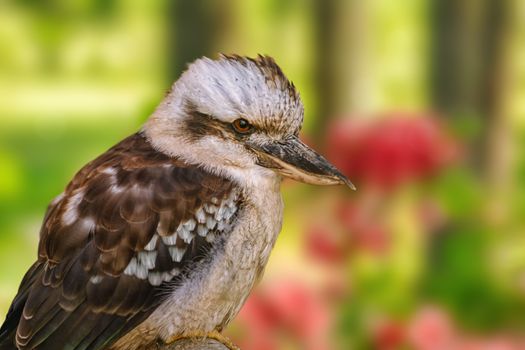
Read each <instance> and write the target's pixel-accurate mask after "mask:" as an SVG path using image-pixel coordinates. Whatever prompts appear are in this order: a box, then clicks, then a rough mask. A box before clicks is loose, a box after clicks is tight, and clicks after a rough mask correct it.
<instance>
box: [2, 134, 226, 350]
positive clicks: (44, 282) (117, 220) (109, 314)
mask: <svg viewBox="0 0 525 350" xmlns="http://www.w3.org/2000/svg"><path fill="white" fill-rule="evenodd" d="M232 189H233V184H232V183H231V182H230V181H229V180H226V179H223V178H219V177H217V176H215V175H212V174H210V173H207V172H205V171H204V170H202V169H200V168H198V167H195V166H190V165H187V164H185V163H183V162H181V161H180V160H177V159H173V158H170V157H168V156H166V155H164V154H162V153H160V152H157V151H156V150H155V149H153V148H152V147H151V145H150V144H149V142H148V141H147V140H146V139H145V138H144V137H143V135H142V134H140V133H137V134H135V135H132V136H130V137H128V138H127V139H125V140H123V141H122V142H120V143H119V144H117V145H116V146H114V147H113V148H111V149H110V150H108V151H107V152H106V153H104V154H102V155H101V156H100V157H98V158H97V159H95V160H94V161H92V162H90V163H88V164H87V165H86V166H85V167H84V168H82V169H81V170H80V171H79V172H78V173H77V174H76V176H75V177H74V178H73V180H72V181H71V182H70V183H69V185H68V186H67V187H66V190H65V191H64V195H63V196H62V197H58V199H57V200H56V201H54V202H53V203H52V204H51V205H50V206H49V208H48V211H47V212H46V216H45V219H44V223H43V225H42V229H41V232H40V242H39V251H38V256H39V260H38V262H37V263H36V264H35V265H34V266H33V268H32V269H31V270H30V271H29V272H28V273H27V274H26V277H25V278H24V280H23V281H22V284H21V286H20V290H19V293H18V295H17V296H16V297H15V300H14V301H13V304H12V306H11V309H10V311H9V313H8V315H7V318H6V321H5V323H4V325H3V326H2V328H1V329H0V344H12V343H13V338H14V335H15V331H16V332H17V337H16V339H17V342H18V346H19V347H20V348H21V349H31V348H34V347H35V346H38V347H39V349H57V346H58V345H57V344H61V346H63V347H67V348H70V349H77V348H78V349H80V348H81V349H100V348H104V347H106V346H108V345H109V344H111V343H112V342H114V341H115V340H117V339H118V338H120V337H121V336H123V334H124V333H125V332H127V331H129V330H131V329H132V328H133V327H135V326H136V325H138V324H139V323H140V322H142V321H143V320H144V319H145V318H146V317H147V316H148V315H149V314H150V313H151V312H152V311H153V310H154V309H155V307H156V306H157V305H159V303H160V302H161V301H162V299H161V297H160V294H159V291H161V290H163V291H164V294H165V291H166V286H170V287H171V288H176V285H177V284H176V283H170V282H172V281H171V279H172V277H173V279H174V278H183V276H182V275H179V276H178V277H175V275H173V276H172V275H169V274H167V273H169V272H172V271H174V268H179V269H180V270H188V267H189V266H190V265H191V264H192V263H195V262H196V261H197V260H199V259H202V258H203V257H204V256H205V254H206V252H208V251H209V249H210V243H208V242H207V241H206V240H205V239H204V238H203V237H199V236H198V235H195V238H194V239H193V240H192V242H191V245H190V244H188V243H187V242H184V241H183V240H181V239H180V237H178V236H177V239H176V242H175V243H173V245H170V246H168V245H166V244H165V243H164V242H163V239H167V238H168V237H167V236H169V235H172V234H174V232H175V231H176V230H177V227H179V224H181V223H183V222H186V221H187V220H189V219H190V218H192V217H194V215H195V212H196V210H197V209H198V208H199V207H200V206H201V205H203V204H204V203H211V201H212V198H214V199H213V200H214V201H217V200H219V201H220V200H222V199H223V198H226V197H227V196H228V195H229V194H230V193H231V191H232ZM154 235H156V237H157V238H158V239H157V241H156V243H155V241H153V243H155V244H151V245H152V246H151V247H149V246H148V247H149V248H148V249H149V250H145V247H147V245H148V243H149V242H150V241H151V240H152V237H153V236H154ZM163 237H164V238H163ZM170 244H171V243H170ZM169 247H172V249H174V247H177V248H180V249H181V251H184V254H183V256H182V257H181V258H179V257H177V259H179V260H180V261H178V260H174V258H173V257H172V256H171V255H170V251H169ZM190 247H191V248H190ZM186 248H188V249H186ZM182 249H185V250H182ZM151 252H153V253H151ZM141 254H145V256H149V255H148V254H154V255H151V256H154V258H155V259H154V260H151V259H150V260H147V261H146V262H145V263H148V264H150V263H152V262H153V264H154V266H151V268H148V269H147V270H146V271H147V274H148V277H147V278H138V276H135V275H130V274H125V273H124V271H125V269H126V268H127V267H128V265H129V264H130V263H132V262H133V261H141V260H140V259H142V258H143V257H142V255H141ZM133 259H135V260H133ZM150 274H157V275H161V276H163V278H164V279H163V280H162V281H163V282H162V284H160V285H153V284H152V283H151V280H150V279H149V275H150Z"/></svg>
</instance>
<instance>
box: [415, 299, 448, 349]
mask: <svg viewBox="0 0 525 350" xmlns="http://www.w3.org/2000/svg"><path fill="white" fill-rule="evenodd" d="M408 339H409V343H410V344H411V345H412V346H413V347H414V349H417V350H443V349H453V344H454V341H455V339H456V335H455V333H454V330H453V325H452V321H451V320H450V318H449V317H448V315H447V314H446V313H444V312H443V311H441V310H440V309H438V308H436V307H427V308H424V309H422V310H420V311H419V312H418V313H417V314H416V315H415V317H414V318H413V319H412V321H411V323H410V325H409V328H408Z"/></svg>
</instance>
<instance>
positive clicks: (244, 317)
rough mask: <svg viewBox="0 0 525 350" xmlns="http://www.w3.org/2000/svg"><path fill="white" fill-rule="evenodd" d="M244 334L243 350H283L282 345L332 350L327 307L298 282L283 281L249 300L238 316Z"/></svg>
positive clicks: (242, 339)
mask: <svg viewBox="0 0 525 350" xmlns="http://www.w3.org/2000/svg"><path fill="white" fill-rule="evenodd" d="M238 322H239V323H240V324H241V325H242V327H243V328H244V330H245V332H244V335H243V336H242V338H241V339H237V341H236V342H237V344H238V345H239V346H240V347H241V349H244V350H262V349H265V350H272V349H281V348H282V347H283V346H282V344H281V343H280V341H283V339H285V341H286V343H288V344H290V343H293V344H296V345H298V346H300V348H302V349H309V350H325V349H329V348H330V347H329V345H328V341H327V339H328V338H327V335H328V329H329V326H330V324H329V323H330V320H329V312H328V309H327V305H326V304H325V303H324V302H323V301H322V300H321V298H320V297H319V296H318V295H317V294H316V293H314V292H313V291H312V290H310V289H309V288H307V287H306V286H304V285H302V284H301V283H298V282H293V281H280V282H278V283H274V284H272V285H271V286H270V287H269V288H267V289H264V290H260V291H257V292H255V293H253V294H252V296H250V298H249V299H248V300H247V302H246V304H245V305H244V307H243V308H242V310H241V312H240V313H239V316H238Z"/></svg>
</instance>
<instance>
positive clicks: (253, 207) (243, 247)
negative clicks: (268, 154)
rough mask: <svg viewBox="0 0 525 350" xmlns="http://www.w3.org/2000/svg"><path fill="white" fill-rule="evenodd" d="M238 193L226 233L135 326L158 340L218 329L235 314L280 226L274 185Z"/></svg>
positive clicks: (279, 202)
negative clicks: (238, 204) (235, 211)
mask: <svg viewBox="0 0 525 350" xmlns="http://www.w3.org/2000/svg"><path fill="white" fill-rule="evenodd" d="M272 180H274V181H263V182H261V183H260V186H257V187H256V188H244V189H243V190H242V191H243V194H242V197H243V198H244V204H243V206H242V208H241V209H240V210H239V213H238V214H237V216H236V220H235V222H234V223H233V224H232V226H231V231H230V232H228V233H226V232H225V234H224V235H222V236H221V239H220V240H217V241H216V244H215V243H214V246H213V248H212V249H211V251H210V252H209V255H208V256H207V257H206V258H205V259H203V260H202V261H201V262H199V265H198V266H196V267H195V268H194V269H193V270H192V272H191V273H190V274H189V276H188V278H187V279H185V280H184V282H182V284H181V285H179V286H177V287H176V288H174V290H173V291H171V292H170V294H169V296H168V297H167V298H166V299H165V301H164V302H163V304H162V305H161V306H160V307H158V308H157V309H156V311H154V313H153V314H152V315H151V316H150V317H149V318H148V319H147V320H146V321H145V322H144V323H143V324H142V325H141V326H139V328H142V331H141V332H145V333H151V332H152V330H155V331H154V332H155V333H157V335H158V336H160V338H161V339H163V340H169V339H170V338H173V337H174V336H180V335H184V334H207V333H209V332H211V331H213V330H217V329H218V330H221V329H222V328H223V327H224V326H226V325H227V324H228V323H229V322H230V321H231V320H232V319H233V318H234V317H235V316H236V315H237V313H238V312H239V310H240V308H241V307H242V305H243V304H244V302H245V300H246V298H247V297H248V294H249V293H250V291H251V290H252V288H253V286H254V285H255V283H256V281H257V280H258V279H259V277H260V276H261V274H262V272H263V270H264V267H265V266H266V263H267V262H268V258H269V255H270V252H271V249H272V248H273V246H274V243H275V240H276V238H277V235H278V233H279V232H280V230H281V225H282V212H283V202H282V198H281V194H280V190H279V187H280V180H279V179H277V178H276V179H272Z"/></svg>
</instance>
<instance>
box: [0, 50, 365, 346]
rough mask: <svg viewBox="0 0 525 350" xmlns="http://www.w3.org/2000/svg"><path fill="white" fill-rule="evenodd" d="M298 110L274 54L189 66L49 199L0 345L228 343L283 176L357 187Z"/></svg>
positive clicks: (269, 231)
mask: <svg viewBox="0 0 525 350" xmlns="http://www.w3.org/2000/svg"><path fill="white" fill-rule="evenodd" d="M303 116H304V107H303V103H302V101H301V98H300V95H299V92H298V91H297V89H296V88H295V86H294V84H293V83H292V82H291V81H290V80H288V78H287V77H286V76H285V75H284V73H283V71H282V70H281V68H280V67H279V66H278V65H277V63H276V62H275V60H274V59H273V58H271V57H270V56H265V55H258V56H256V57H254V58H251V57H246V56H240V55H225V54H220V55H219V56H218V57H217V58H214V59H211V58H207V57H202V58H199V59H197V60H195V61H194V62H193V63H191V64H189V65H188V67H187V69H186V70H185V71H184V72H183V73H182V74H181V76H180V77H179V79H178V80H177V81H176V82H175V83H174V84H173V85H172V87H171V89H170V90H169V91H168V92H167V94H166V96H165V97H164V99H163V100H162V101H161V102H160V104H159V105H158V106H157V108H156V109H155V110H154V112H153V113H152V114H151V115H150V116H149V118H148V119H147V120H146V121H145V123H144V124H143V125H142V126H141V127H140V129H139V130H138V131H137V132H136V133H134V134H132V135H130V136H128V137H127V138H125V139H123V140H122V141H120V142H119V143H117V144H116V145H115V146H113V147H112V148H110V149H109V150H107V151H106V152H105V153H103V154H101V155H100V156H98V157H97V158H95V159H94V160H92V161H91V162H89V163H88V164H87V165H85V166H84V167H83V168H81V170H79V171H78V173H76V175H75V176H74V177H73V179H72V180H71V182H69V184H68V185H67V186H66V187H65V190H64V191H63V193H61V194H59V195H58V196H57V197H56V198H55V199H53V200H52V201H51V202H50V204H49V206H48V208H47V211H46V213H45V215H44V219H43V223H42V226H41V230H40V236H39V245H38V258H37V260H36V262H35V263H34V264H33V265H32V266H31V267H30V268H29V270H28V271H27V273H26V274H25V276H24V278H23V280H22V282H21V284H20V287H19V290H18V293H17V294H16V296H15V298H14V300H13V302H12V304H11V306H10V308H9V311H8V313H7V316H6V319H5V321H4V323H3V325H2V327H1V328H0V349H2V350H7V349H19V350H26V349H53V350H56V349H90V350H93V349H123V350H139V349H152V348H155V346H156V345H155V344H157V345H158V344H169V343H172V342H174V341H176V340H177V339H180V338H187V337H210V338H214V339H219V340H221V341H222V340H223V341H224V342H226V343H227V342H228V339H226V337H225V336H223V335H222V333H221V332H222V330H223V329H224V328H225V327H226V326H227V325H228V324H229V323H230V322H231V321H232V320H233V319H234V318H235V316H236V315H237V313H238V312H239V311H240V309H241V307H242V305H243V304H244V302H245V301H246V299H247V297H248V295H249V294H250V292H251V290H252V289H253V288H254V286H255V285H256V284H257V282H258V281H259V280H260V278H261V276H262V274H263V271H264V268H265V266H266V264H267V262H268V259H269V256H270V252H271V250H272V248H273V246H274V244H275V242H276V239H277V237H278V235H279V232H280V231H281V227H282V221H283V200H282V197H281V190H280V188H281V182H282V180H283V178H291V179H295V180H298V181H300V182H304V183H309V184H316V185H347V186H349V187H351V188H354V186H353V184H352V183H351V182H350V181H349V180H348V178H347V177H346V176H345V175H343V174H342V173H341V172H340V171H339V170H337V168H336V167H334V166H333V165H331V164H330V163H329V162H328V161H327V160H326V159H325V158H323V157H322V156H321V155H320V154H318V153H317V152H316V151H314V150H313V149H312V148H310V147H309V146H307V145H305V144H304V143H303V142H302V141H301V140H300V139H299V132H300V129H301V127H302V124H303ZM354 189H355V188H354ZM227 344H231V343H227ZM231 348H234V345H233V344H231Z"/></svg>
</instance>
